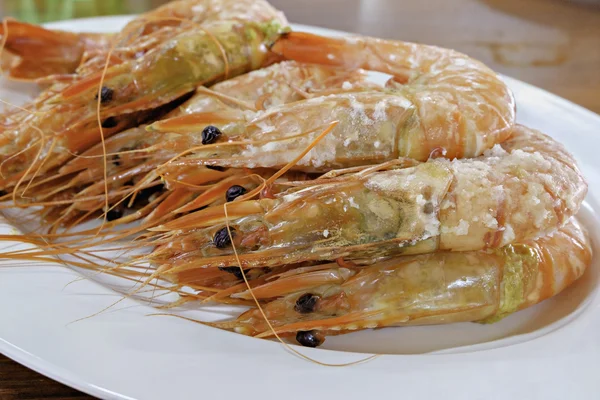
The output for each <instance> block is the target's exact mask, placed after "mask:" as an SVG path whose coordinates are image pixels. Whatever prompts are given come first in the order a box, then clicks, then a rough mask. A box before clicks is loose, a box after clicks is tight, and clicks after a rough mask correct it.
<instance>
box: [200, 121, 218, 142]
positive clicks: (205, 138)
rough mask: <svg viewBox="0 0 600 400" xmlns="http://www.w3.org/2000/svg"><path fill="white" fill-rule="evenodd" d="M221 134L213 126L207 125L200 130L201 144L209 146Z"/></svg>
mask: <svg viewBox="0 0 600 400" xmlns="http://www.w3.org/2000/svg"><path fill="white" fill-rule="evenodd" d="M221 135H222V132H221V131H220V130H219V128H217V127H216V126H213V125H208V126H207V127H206V128H204V129H203V130H202V144H211V143H214V142H216V141H217V139H218V138H219V136H221Z"/></svg>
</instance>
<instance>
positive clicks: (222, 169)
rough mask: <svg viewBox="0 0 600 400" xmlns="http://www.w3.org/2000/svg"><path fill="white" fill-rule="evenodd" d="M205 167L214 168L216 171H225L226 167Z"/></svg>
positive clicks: (207, 166)
mask: <svg viewBox="0 0 600 400" xmlns="http://www.w3.org/2000/svg"><path fill="white" fill-rule="evenodd" d="M205 167H206V168H208V169H214V170H215V171H221V172H222V171H225V168H223V167H220V166H218V165H205Z"/></svg>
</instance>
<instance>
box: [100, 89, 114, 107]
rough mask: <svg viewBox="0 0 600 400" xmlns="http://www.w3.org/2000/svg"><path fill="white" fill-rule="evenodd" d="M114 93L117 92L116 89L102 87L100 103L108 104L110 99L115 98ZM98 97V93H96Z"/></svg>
mask: <svg viewBox="0 0 600 400" xmlns="http://www.w3.org/2000/svg"><path fill="white" fill-rule="evenodd" d="M114 93H115V91H114V90H112V89H111V88H109V87H106V86H102V89H100V104H106V103H108V102H109V101H111V100H112V99H113V94H114ZM96 99H98V95H97V94H96Z"/></svg>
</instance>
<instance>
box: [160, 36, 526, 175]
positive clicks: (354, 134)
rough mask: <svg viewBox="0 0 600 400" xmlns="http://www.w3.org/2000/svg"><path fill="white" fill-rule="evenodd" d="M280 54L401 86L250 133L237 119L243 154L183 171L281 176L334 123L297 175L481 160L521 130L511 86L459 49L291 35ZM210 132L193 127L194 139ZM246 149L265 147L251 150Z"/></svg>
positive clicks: (274, 118) (326, 104)
mask: <svg viewBox="0 0 600 400" xmlns="http://www.w3.org/2000/svg"><path fill="white" fill-rule="evenodd" d="M271 50H272V51H274V52H275V53H277V54H280V55H282V56H283V57H284V58H287V59H294V60H298V61H302V62H310V63H317V64H322V65H332V66H338V67H343V68H348V69H355V68H365V69H367V70H374V71H379V72H385V73H388V74H391V75H392V76H393V78H392V79H390V80H389V81H388V83H387V84H386V88H380V89H379V90H374V89H373V88H364V87H356V89H355V91H354V92H353V90H352V85H351V84H350V83H349V84H348V85H347V87H348V88H349V89H350V90H349V92H344V93H339V94H331V95H328V96H318V97H314V98H311V99H307V100H305V101H301V102H297V103H294V104H291V105H284V106H281V107H279V108H277V107H274V108H271V109H270V110H269V111H268V112H266V113H263V112H259V113H257V115H256V116H255V118H254V119H253V120H252V121H251V122H250V123H249V124H248V123H245V122H239V121H235V120H232V121H230V124H228V125H227V129H226V130H225V131H224V132H223V134H224V136H223V139H222V140H223V141H225V140H233V141H239V142H241V144H240V145H239V146H238V147H231V146H227V147H223V148H216V149H213V148H211V149H210V150H206V151H203V150H202V149H201V148H199V149H197V151H195V152H194V153H193V156H189V157H186V158H185V159H183V160H179V161H178V164H187V165H190V164H193V163H196V164H202V163H207V164H212V165H219V166H224V167H238V168H239V167H245V166H249V167H272V168H276V167H281V166H283V165H286V164H287V163H288V162H290V161H291V160H293V159H294V158H295V157H296V156H297V155H298V154H299V153H300V151H302V150H303V149H304V148H306V147H307V146H308V145H309V144H310V143H311V141H313V140H314V139H315V137H316V136H317V135H318V134H319V127H321V130H322V127H323V126H327V124H330V123H332V122H334V121H337V125H336V126H335V128H334V129H333V130H332V131H331V133H329V134H328V135H327V136H326V137H325V138H324V139H322V140H321V141H320V142H319V143H318V144H317V145H316V146H315V147H314V149H312V150H311V151H310V153H309V154H307V155H306V156H305V157H304V158H303V159H302V160H300V161H299V162H298V163H297V164H296V166H295V168H296V169H303V170H307V171H319V172H323V171H328V170H329V169H332V168H345V167H351V166H358V165H365V164H375V163H381V162H384V161H388V160H390V159H396V158H399V157H408V158H412V159H415V160H420V161H425V160H427V159H428V158H429V157H430V156H432V155H443V156H445V157H448V158H454V157H458V158H462V157H476V156H479V155H481V154H482V152H483V151H485V150H487V149H489V148H491V147H492V146H494V145H495V144H497V143H501V142H502V141H504V140H505V139H506V138H508V136H509V135H510V132H511V129H512V128H513V126H514V122H515V104H514V99H513V96H512V93H511V92H510V90H509V89H508V87H507V86H506V85H505V84H504V83H503V82H502V81H501V80H500V78H499V77H498V75H497V74H495V73H494V72H493V71H491V70H490V69H489V68H487V67H486V66H485V65H483V64H482V63H480V62H478V61H476V60H473V59H471V58H469V57H467V56H465V55H463V54H460V53H457V52H455V51H452V50H447V49H442V48H438V47H432V46H425V45H417V44H412V43H405V42H395V41H385V40H380V39H371V38H351V39H331V38H325V37H320V36H316V35H309V34H303V33H297V32H291V33H286V34H284V35H282V36H281V37H280V38H279V39H278V40H277V41H276V42H275V44H274V46H272V48H271ZM182 118H184V119H189V118H188V117H187V116H186V117H182ZM202 122H203V123H204V124H210V121H206V119H204V120H203V121H202ZM175 124H176V121H168V120H166V121H160V122H157V123H155V124H153V125H152V126H151V128H152V129H154V130H158V131H162V132H164V131H169V129H170V128H171V127H172V126H173V125H175ZM203 127H204V125H203V124H198V125H197V126H193V125H189V127H188V130H187V132H193V131H194V130H201V129H203ZM286 138H288V140H285V139H286ZM244 140H246V141H253V142H255V141H262V142H265V144H263V145H256V144H254V143H252V144H250V143H249V144H247V145H245V144H244V143H243V141H244Z"/></svg>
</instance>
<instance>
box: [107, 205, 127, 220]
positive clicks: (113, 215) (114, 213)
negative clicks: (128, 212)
mask: <svg viewBox="0 0 600 400" xmlns="http://www.w3.org/2000/svg"><path fill="white" fill-rule="evenodd" d="M122 216H123V211H121V210H119V209H116V208H113V209H112V210H110V211H109V212H107V213H106V220H107V221H114V220H115V219H119V218H121V217H122Z"/></svg>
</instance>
